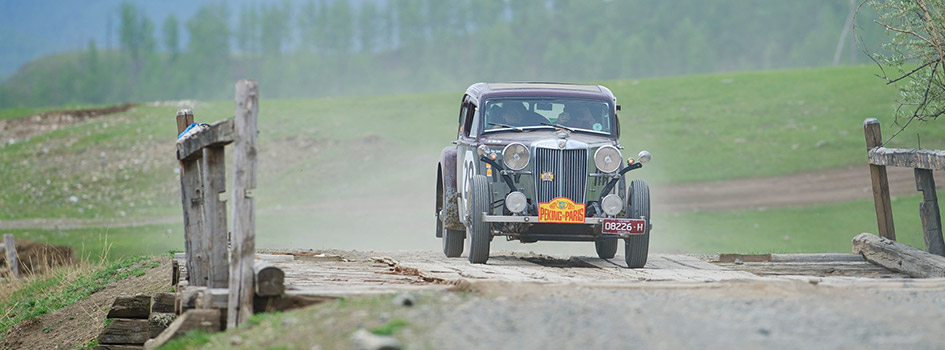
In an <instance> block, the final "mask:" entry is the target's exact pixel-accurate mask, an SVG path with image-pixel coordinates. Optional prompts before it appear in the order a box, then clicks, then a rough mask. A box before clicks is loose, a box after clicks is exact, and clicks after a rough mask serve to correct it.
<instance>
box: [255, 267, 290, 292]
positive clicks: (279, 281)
mask: <svg viewBox="0 0 945 350" xmlns="http://www.w3.org/2000/svg"><path fill="white" fill-rule="evenodd" d="M253 270H254V271H255V276H256V283H255V284H256V295H257V296H262V297H271V296H279V295H282V294H283V293H285V272H284V271H282V269H280V268H278V267H276V266H275V265H273V264H270V263H267V262H264V261H256V263H255V264H254V265H253Z"/></svg>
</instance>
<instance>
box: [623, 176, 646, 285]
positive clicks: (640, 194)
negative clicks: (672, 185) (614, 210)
mask: <svg viewBox="0 0 945 350" xmlns="http://www.w3.org/2000/svg"><path fill="white" fill-rule="evenodd" d="M628 197H629V198H628V202H629V203H627V204H628V207H627V218H629V219H640V218H645V219H646V221H647V225H646V228H645V230H644V231H643V232H644V233H643V234H642V235H631V236H630V237H628V238H627V239H626V240H625V243H624V245H625V247H624V248H625V249H624V253H625V254H626V255H627V256H626V258H627V266H628V267H630V268H641V267H643V265H646V258H647V254H648V252H649V249H650V225H649V222H650V187H649V186H648V185H647V184H646V181H643V180H633V181H631V182H630V195H629V196H628Z"/></svg>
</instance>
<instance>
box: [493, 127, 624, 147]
mask: <svg viewBox="0 0 945 350" xmlns="http://www.w3.org/2000/svg"><path fill="white" fill-rule="evenodd" d="M560 139H565V140H566V141H567V143H566V144H567V146H566V147H565V148H568V149H573V148H581V147H600V146H603V145H616V143H617V142H616V141H615V140H614V139H612V138H610V137H608V136H604V135H595V134H590V133H583V132H572V133H570V134H569V133H566V132H560V131H553V130H532V131H527V132H514V131H509V132H496V133H489V134H485V135H483V136H480V137H479V144H481V145H487V146H493V147H499V146H503V147H504V146H506V145H508V144H510V143H512V142H519V143H522V144H524V145H526V146H529V148H531V147H536V146H537V147H547V148H556V145H557V141H558V140H560Z"/></svg>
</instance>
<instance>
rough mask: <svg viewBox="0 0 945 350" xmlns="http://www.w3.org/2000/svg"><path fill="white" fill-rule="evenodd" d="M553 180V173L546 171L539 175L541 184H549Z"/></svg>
mask: <svg viewBox="0 0 945 350" xmlns="http://www.w3.org/2000/svg"><path fill="white" fill-rule="evenodd" d="M554 179H555V173H553V172H550V171H546V172H543V173H541V182H550V181H554Z"/></svg>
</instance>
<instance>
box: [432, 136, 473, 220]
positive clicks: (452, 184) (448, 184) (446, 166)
mask: <svg viewBox="0 0 945 350" xmlns="http://www.w3.org/2000/svg"><path fill="white" fill-rule="evenodd" d="M437 181H442V184H443V187H442V189H441V187H440V186H437V190H438V191H439V190H442V191H444V192H445V195H444V193H437V194H436V195H437V199H438V200H439V198H444V199H445V203H441V205H442V210H443V214H442V215H441V219H442V220H443V224H444V227H445V228H447V229H450V230H464V229H465V228H466V227H465V226H464V225H463V223H462V221H460V219H459V208H458V203H457V199H458V198H459V192H457V190H456V146H449V147H446V148H444V149H443V151H441V152H440V163H439V169H438V171H437ZM441 195H443V197H440V196H441ZM438 215H439V213H438Z"/></svg>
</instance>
